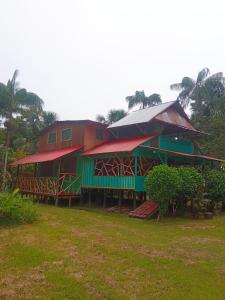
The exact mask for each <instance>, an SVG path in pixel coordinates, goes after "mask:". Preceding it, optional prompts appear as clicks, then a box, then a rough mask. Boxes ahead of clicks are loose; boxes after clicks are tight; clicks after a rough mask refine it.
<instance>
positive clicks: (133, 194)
mask: <svg viewBox="0 0 225 300" xmlns="http://www.w3.org/2000/svg"><path fill="white" fill-rule="evenodd" d="M132 196H133V208H134V209H135V208H136V207H137V201H136V193H135V191H133V193H132Z"/></svg>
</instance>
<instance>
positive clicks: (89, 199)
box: [88, 190, 91, 208]
mask: <svg viewBox="0 0 225 300" xmlns="http://www.w3.org/2000/svg"><path fill="white" fill-rule="evenodd" d="M88 207H89V208H91V190H89V191H88Z"/></svg>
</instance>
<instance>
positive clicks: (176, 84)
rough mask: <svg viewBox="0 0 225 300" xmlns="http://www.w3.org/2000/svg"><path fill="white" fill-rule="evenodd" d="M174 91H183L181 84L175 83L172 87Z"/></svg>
mask: <svg viewBox="0 0 225 300" xmlns="http://www.w3.org/2000/svg"><path fill="white" fill-rule="evenodd" d="M170 89H171V90H172V91H180V90H181V89H182V85H181V83H173V84H171V85H170Z"/></svg>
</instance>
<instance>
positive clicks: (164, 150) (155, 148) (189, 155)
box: [141, 146, 225, 162]
mask: <svg viewBox="0 0 225 300" xmlns="http://www.w3.org/2000/svg"><path fill="white" fill-rule="evenodd" d="M141 147H142V148H146V149H151V150H159V151H161V152H168V153H172V154H176V155H181V156H188V157H196V158H204V159H208V160H215V161H221V162H225V160H223V159H220V158H216V157H211V156H206V155H201V154H192V153H185V152H178V151H172V150H167V149H163V148H157V147H150V146H141Z"/></svg>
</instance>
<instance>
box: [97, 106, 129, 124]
mask: <svg viewBox="0 0 225 300" xmlns="http://www.w3.org/2000/svg"><path fill="white" fill-rule="evenodd" d="M126 115H127V112H126V111H125V110H124V109H111V110H110V111H109V112H108V114H107V116H106V117H104V116H103V115H97V116H96V121H98V122H100V123H103V124H108V125H110V124H112V123H115V122H117V121H119V120H120V119H122V118H123V117H125V116H126Z"/></svg>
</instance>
